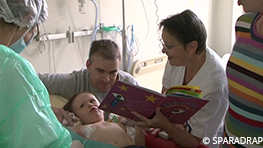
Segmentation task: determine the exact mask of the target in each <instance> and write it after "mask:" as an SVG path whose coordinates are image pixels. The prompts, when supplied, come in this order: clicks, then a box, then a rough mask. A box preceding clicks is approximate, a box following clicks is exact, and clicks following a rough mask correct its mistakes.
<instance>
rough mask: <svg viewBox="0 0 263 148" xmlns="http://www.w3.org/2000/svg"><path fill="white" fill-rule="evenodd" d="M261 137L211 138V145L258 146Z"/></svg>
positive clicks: (262, 138)
mask: <svg viewBox="0 0 263 148" xmlns="http://www.w3.org/2000/svg"><path fill="white" fill-rule="evenodd" d="M262 141H263V137H224V138H222V137H213V144H260V143H261V142H262Z"/></svg>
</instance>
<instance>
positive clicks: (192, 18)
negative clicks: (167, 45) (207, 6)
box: [159, 10, 207, 54]
mask: <svg viewBox="0 0 263 148" xmlns="http://www.w3.org/2000/svg"><path fill="white" fill-rule="evenodd" d="M162 28H163V29H165V30H166V31H167V32H168V33H169V34H170V35H171V36H173V37H175V38H176V39H177V40H178V41H179V42H181V43H182V44H184V46H186V45H187V44H188V43H190V42H192V41H196V42H197V43H198V47H197V49H196V53H197V54H200V53H201V52H202V51H203V50H204V49H206V38H207V33H206V29H205V26H204V24H203V22H202V21H201V20H200V19H199V18H198V17H197V16H196V14H195V13H194V12H192V11H191V10H185V11H183V12H182V13H179V14H176V15H173V16H170V17H168V18H166V19H164V20H163V21H161V23H160V24H159V29H162Z"/></svg>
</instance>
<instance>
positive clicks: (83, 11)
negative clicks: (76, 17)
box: [78, 0, 87, 14]
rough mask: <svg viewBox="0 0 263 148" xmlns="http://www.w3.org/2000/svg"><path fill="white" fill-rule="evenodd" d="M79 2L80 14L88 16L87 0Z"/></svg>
mask: <svg viewBox="0 0 263 148" xmlns="http://www.w3.org/2000/svg"><path fill="white" fill-rule="evenodd" d="M78 2H79V12H80V13H81V14H86V3H87V0H78Z"/></svg>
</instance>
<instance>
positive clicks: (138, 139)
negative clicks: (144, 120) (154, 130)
mask: <svg viewBox="0 0 263 148" xmlns="http://www.w3.org/2000/svg"><path fill="white" fill-rule="evenodd" d="M135 143H136V145H138V146H145V138H144V134H143V128H141V127H139V126H135Z"/></svg>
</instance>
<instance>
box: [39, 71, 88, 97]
mask: <svg viewBox="0 0 263 148" xmlns="http://www.w3.org/2000/svg"><path fill="white" fill-rule="evenodd" d="M38 76H39V78H40V79H41V81H42V82H43V83H44V85H45V86H46V88H47V90H48V92H49V93H50V94H55V95H60V96H62V97H64V98H66V99H71V98H72V97H73V96H74V95H75V94H77V93H78V92H81V91H82V90H83V88H84V81H83V79H82V78H81V75H78V74H77V73H74V72H73V73H67V74H40V73H39V74H38ZM82 76H83V75H82ZM81 79H82V80H81Z"/></svg>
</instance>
